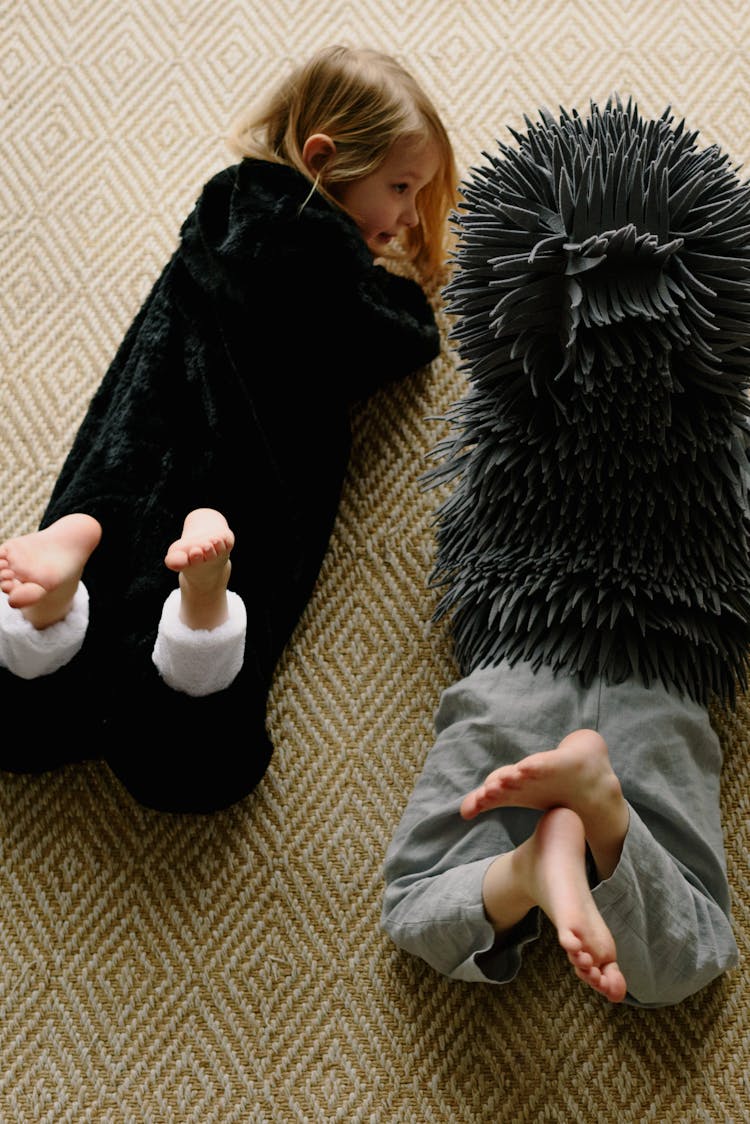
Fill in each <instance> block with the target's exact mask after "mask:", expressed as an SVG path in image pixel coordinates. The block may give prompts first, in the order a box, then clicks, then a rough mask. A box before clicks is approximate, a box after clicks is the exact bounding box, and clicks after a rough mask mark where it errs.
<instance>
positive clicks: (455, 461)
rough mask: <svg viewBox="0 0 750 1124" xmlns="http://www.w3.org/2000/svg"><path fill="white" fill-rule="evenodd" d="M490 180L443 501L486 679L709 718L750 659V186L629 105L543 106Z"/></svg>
mask: <svg viewBox="0 0 750 1124" xmlns="http://www.w3.org/2000/svg"><path fill="white" fill-rule="evenodd" d="M539 117H540V120H539V121H538V122H532V121H531V120H530V119H529V118H526V119H525V120H526V125H527V127H528V130H527V132H526V133H517V132H514V131H512V130H511V132H512V135H513V137H514V139H515V141H516V142H517V146H515V147H513V146H508V145H505V144H502V143H500V142H498V148H499V153H498V154H494V155H489V154H487V153H483V154H482V155H483V156H484V157H485V158H486V160H487V164H486V165H484V166H482V167H477V168H473V169H472V173H471V178H470V179H469V181H468V182H467V183H466V184H464V187H463V191H464V204H463V205H462V208H461V210H460V211H459V212H458V213H457V214H456V215H454V216H453V221H454V223H455V225H456V227H457V233H458V241H457V249H456V252H455V262H454V274H453V278H452V280H451V281H450V283H449V284H448V285H447V286H446V288H445V289H444V297H445V301H446V308H447V310H448V312H449V313H450V314H452V315H453V316H454V318H455V319H454V327H453V328H452V330H451V338H452V339H453V341H454V342H455V346H456V347H457V350H458V355H459V359H460V367H461V369H462V370H463V371H465V372H466V375H467V378H468V380H469V389H468V392H467V394H466V395H465V397H464V398H462V399H461V400H460V401H459V402H458V403H456V404H455V405H454V407H453V408H452V410H451V411H450V412H449V414H448V420H449V421H450V430H449V434H448V436H447V437H446V439H445V440H443V441H441V442H440V443H439V444H438V445H437V446H436V447H435V449H434V450H433V453H432V455H433V457H434V458H435V460H436V461H438V462H439V463H438V464H437V465H435V466H433V467H432V468H430V470H429V471H428V472H427V473H426V474H425V483H426V485H427V486H434V485H436V484H439V483H446V482H451V483H453V485H454V487H453V488H452V490H451V492H450V493H449V495H448V498H447V499H446V500H444V501H443V503H442V504H441V506H440V507H439V509H438V512H437V516H436V527H437V554H436V564H435V568H434V571H433V574H432V583H433V585H435V586H436V587H438V588H441V587H444V592H443V594H442V597H441V600H440V603H439V606H438V609H437V617H438V618H440V617H442V616H443V615H445V614H450V619H451V626H452V632H453V637H454V642H455V653H456V657H457V660H458V662H459V664H460V666H461V667H462V669H463V670H464V671H465V672H468V671H469V670H472V669H473V668H476V667H480V666H487V665H491V664H496V663H497V662H499V661H500V660H501V659H504V658H505V659H509V660H511V661H512V662H515V661H516V660H518V659H524V660H530V661H532V662H533V663H534V664H535V665H537V666H538V665H540V664H542V663H545V664H549V665H551V666H552V667H554V668H557V669H566V670H567V671H569V672H571V673H575V674H577V675H579V676H580V678H581V680H582V681H583V682H584V683H588V682H590V681H591V680H592V678H593V677H594V676H595V675H597V674H598V673H602V674H603V675H604V676H605V678H606V679H607V680H609V681H611V682H619V681H622V680H623V679H625V678H627V677H629V676H631V675H635V676H637V677H639V678H641V679H642V680H643V681H645V682H646V683H647V684H648V683H651V682H653V681H656V680H661V681H662V682H663V683H664V684H665V685H667V686H668V687H676V688H677V689H678V690H679V691H681V692H684V693H686V694H688V695H689V696H691V697H692V698H695V699H697V700H699V701H701V702H707V701H708V699H709V698H710V697H711V695H712V694H715V695H718V696H721V697H724V698H726V699H728V700H730V701H733V700H734V692H735V683H736V681H738V682H739V684H740V685H741V686H742V687H743V688H744V687H745V685H746V681H745V659H746V655H747V651H748V642H749V641H750V550H749V549H748V547H749V533H750V521H749V519H748V429H749V427H748V401H747V390H748V378H749V376H750V351H749V350H748V345H749V344H750V186H748V183H747V182H741V181H740V180H739V178H738V174H737V170H736V169H733V168H732V167H731V166H730V164H729V163H728V159H727V156H726V155H725V154H723V153H722V152H721V150H720V149H719V148H718V147H717V146H715V145H712V146H709V147H707V148H705V149H703V150H700V149H699V148H698V146H697V144H696V138H697V135H698V134H697V133H690V132H688V131H687V130H686V129H685V124H684V122H680V123H679V124H677V125H674V124H673V118H672V116H671V115H670V110H669V109H667V110H665V112H664V113H663V114H662V116H661V117H660V118H658V119H657V120H644V119H643V118H642V117H641V116H640V114H639V112H638V109H637V106H636V105H634V104H633V102H632V100H631V101H628V103H627V105H623V103H622V101H621V99H620V98H619V97H614V98H612V99H610V100H609V101H608V102H607V104H606V106H605V107H604V109H603V110H600V109H599V108H598V107H597V105H596V104H593V103H592V104H591V107H590V113H589V114H588V116H586V117H584V116H581V115H580V114H579V113H578V112H577V111H575V110H573V111H572V112H570V113H568V112H566V111H561V114H560V117H559V119H558V120H555V119H554V118H553V116H552V115H551V114H550V113H549V112H548V111H546V110H541V111H540V114H539Z"/></svg>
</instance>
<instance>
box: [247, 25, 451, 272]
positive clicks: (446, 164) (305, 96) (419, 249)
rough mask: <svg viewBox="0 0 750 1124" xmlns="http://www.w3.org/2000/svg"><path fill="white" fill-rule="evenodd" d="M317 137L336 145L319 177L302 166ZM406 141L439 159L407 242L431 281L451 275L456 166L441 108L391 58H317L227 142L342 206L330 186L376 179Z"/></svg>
mask: <svg viewBox="0 0 750 1124" xmlns="http://www.w3.org/2000/svg"><path fill="white" fill-rule="evenodd" d="M315 133H324V134H326V135H327V136H329V137H330V138H331V140H332V141H333V142H334V144H335V146H336V152H335V155H334V156H332V157H330V158H329V160H328V161H327V162H326V165H325V167H324V169H323V172H322V173H321V174H320V175H318V176H317V177H313V176H312V175H311V173H310V172H309V170H308V169H307V167H306V166H305V163H304V161H303V159H302V149H303V147H304V144H305V141H306V140H307V138H308V137H310V136H313V135H314V134H315ZM403 137H414V138H415V139H420V138H425V139H429V140H431V141H432V142H433V143H434V144H435V146H436V148H437V151H438V155H439V158H440V165H439V168H438V171H437V173H436V175H435V176H434V177H433V179H432V180H431V181H430V183H428V184H426V185H425V186H424V187H423V188H422V190H421V191H420V192H419V194H418V196H417V203H416V205H417V214H418V216H419V223H418V225H417V226H414V227H409V228H408V229H407V230H405V231H404V232H403V235H402V237H401V245H402V250H403V252H404V253H405V254H406V257H407V258H408V260H409V261H411V262H412V263H413V264H414V265H415V266H416V268H417V269H418V270H419V271H420V273H421V274H422V275H423V277H424V278H425V279H426V280H427V281H430V280H433V279H435V278H436V277H438V276H439V275H440V274H441V273H442V272H443V271H444V270H445V268H446V253H447V245H448V240H449V237H450V233H449V230H448V215H449V213H450V211H451V209H452V208H454V207H455V206H456V205H457V200H458V173H457V169H456V161H455V157H454V154H453V147H452V145H451V142H450V140H449V138H448V134H447V133H446V131H445V127H444V126H443V123H442V121H441V120H440V117H439V115H438V113H437V110H436V109H435V107H434V105H433V104H432V102H431V101H430V99H429V98H428V97H427V95H426V94H425V92H424V91H423V90H422V88H421V87H420V86H419V84H418V83H417V82H416V81H415V79H414V78H413V77H412V75H411V74H410V73H409V72H408V71H407V70H405V69H404V67H402V66H401V65H400V63H398V62H397V61H396V60H395V59H394V58H392V57H391V56H390V55H386V54H383V53H382V52H381V51H376V50H372V49H369V48H358V49H357V48H350V47H344V46H340V45H334V46H331V47H326V48H324V49H323V50H321V51H318V52H317V54H315V55H314V56H313V57H312V58H311V59H310V60H309V61H308V62H305V63H303V64H302V65H300V66H298V67H297V68H296V69H295V70H294V71H293V72H292V73H291V74H290V75H289V77H288V78H286V79H285V80H284V81H282V82H281V83H280V85H279V86H278V87H277V88H276V90H275V91H274V92H273V93H272V94H271V96H270V97H269V98H268V100H267V101H266V102H265V103H264V104H262V105H261V106H260V108H258V109H256V110H254V111H250V112H248V113H247V114H245V115H243V116H242V117H240V118H239V119H238V120H237V121H236V122H235V123H234V125H233V127H232V129H231V131H230V133H229V136H228V138H227V140H228V143H229V146H230V148H231V150H232V151H233V152H234V153H235V154H236V155H237V156H241V157H248V156H249V157H256V158H258V159H261V160H270V161H273V162H275V163H280V164H288V165H290V166H291V167H294V168H296V169H297V170H298V171H299V172H301V173H302V174H303V175H304V176H306V177H307V179H308V180H310V181H311V183H312V184H313V189H317V190H318V191H319V192H320V194H321V195H323V196H325V198H326V199H328V200H329V201H330V202H331V203H333V204H335V205H336V206H338V207H340V206H341V204H340V203H339V202H337V200H336V199H335V198H334V197H333V196H332V195H331V194H330V192H329V190H328V187H327V185H331V184H344V183H350V182H351V181H353V180H358V179H361V178H362V177H364V176H368V175H371V174H372V173H373V172H374V171H376V170H377V169H378V168H379V167H380V165H381V164H382V163H383V161H384V160H385V159H386V157H387V155H388V152H389V150H390V148H391V146H392V145H393V144H394V142H395V141H397V140H400V139H401V138H403Z"/></svg>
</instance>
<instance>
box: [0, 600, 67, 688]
mask: <svg viewBox="0 0 750 1124" xmlns="http://www.w3.org/2000/svg"><path fill="white" fill-rule="evenodd" d="M88 623H89V595H88V590H87V589H86V587H85V585H84V584H83V582H79V584H78V589H77V590H76V593H75V597H74V598H73V604H72V606H71V609H70V612H69V613H68V615H67V617H65V618H64V619H63V620H61V621H58V622H57V624H51V625H50V626H49V628H42V629H39V628H34V626H33V624H30V623H29V621H27V620H26V617H25V616H24V615H23V613H22V612H21V610H20V609H12V608H11V606H10V605H9V604H8V598H7V597H6V595H5V594H4V593H1V594H0V664H2V665H3V666H5V667H7V669H8V671H11V672H12V673H13V675H17V676H18V677H19V678H20V679H36V678H38V676H40V675H51V673H52V672H53V671H57V670H58V668H61V667H64V665H65V664H66V663H68V662H69V661H70V660H72V659H73V656H74V655H75V654H76V652H78V651H79V650H80V648H81V645H82V644H83V639H84V637H85V635H86V629H87V628H88Z"/></svg>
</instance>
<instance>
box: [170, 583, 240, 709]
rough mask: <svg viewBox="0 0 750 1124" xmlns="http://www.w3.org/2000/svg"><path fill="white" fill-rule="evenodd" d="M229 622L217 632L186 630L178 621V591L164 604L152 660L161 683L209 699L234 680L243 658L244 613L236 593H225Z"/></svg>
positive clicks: (213, 629) (173, 592) (217, 629)
mask: <svg viewBox="0 0 750 1124" xmlns="http://www.w3.org/2000/svg"><path fill="white" fill-rule="evenodd" d="M227 599H228V602H229V620H227V621H225V622H224V624H221V625H219V627H218V628H212V629H202V628H199V629H196V628H188V626H187V625H186V624H183V622H182V621H181V620H180V591H179V589H174V590H172V592H171V593H170V595H169V597H168V598H167V599H166V601H165V602H164V608H163V609H162V614H161V620H160V621H159V631H158V633H157V636H156V643H155V644H154V651H153V655H152V659H153V661H154V663H155V664H156V667H157V669H158V671H159V674H160V675H161V677H162V679H163V680H164V682H165V683H166V684H167V686H169V687H172V689H173V690H175V691H182V692H184V693H185V694H186V695H196V696H200V695H212V694H214V692H215V691H223V690H224V688H225V687H228V686H229V684H230V683H231V682H232V681H233V679H234V678H235V677H236V675H237V673H238V672H239V670H240V668H241V667H242V662H243V659H244V656H245V633H246V631H247V612H246V610H245V603H244V601H243V600H242V598H241V597H240V596H239V594H237V593H232V592H231V591H229V590H228V591H227Z"/></svg>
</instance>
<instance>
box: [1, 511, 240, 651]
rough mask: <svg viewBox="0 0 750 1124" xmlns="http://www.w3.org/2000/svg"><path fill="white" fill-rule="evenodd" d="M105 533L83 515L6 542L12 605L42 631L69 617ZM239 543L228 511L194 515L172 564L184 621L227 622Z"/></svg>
mask: <svg viewBox="0 0 750 1124" xmlns="http://www.w3.org/2000/svg"><path fill="white" fill-rule="evenodd" d="M101 535H102V528H101V525H100V524H99V522H98V521H97V520H96V519H93V518H92V517H91V516H90V515H84V514H83V513H82V512H76V513H74V514H72V515H64V516H62V518H61V519H58V520H57V521H56V522H55V523H52V524H51V525H50V526H49V527H45V528H44V530H42V531H32V532H31V533H30V534H28V535H21V536H19V537H18V538H12V539H8V540H7V541H6V542H4V543H2V544H0V589H2V591H3V593H5V594H7V597H8V603H9V604H10V605H11V606H12V607H13V608H16V609H20V610H21V612H22V613H23V615H24V616H25V617H26V619H27V620H28V621H30V622H31V624H33V625H34V627H35V628H38V629H45V628H49V626H50V625H52V624H56V623H57V622H58V621H61V620H63V619H64V618H65V617H66V616H67V614H68V613H69V611H70V609H71V606H72V604H73V598H74V596H75V593H76V589H77V588H78V583H79V582H80V580H81V577H82V576H83V571H84V568H85V566H86V563H87V562H88V560H89V558H90V557H91V555H92V554H93V552H94V550H95V549H96V547H97V546H98V544H99V540H100V538H101ZM233 546H234V534H233V533H232V531H231V530H230V528H229V525H228V523H227V521H226V519H225V518H224V516H223V515H222V514H221V512H219V511H216V510H214V509H213V508H208V507H201V508H196V509H195V510H193V511H191V512H190V513H189V514H188V515H187V516H186V518H185V522H184V524H183V528H182V535H181V536H180V538H178V539H176V540H175V541H174V542H173V543H172V544H171V546H170V547H169V549H168V551H167V554H166V556H165V559H164V564H165V566H166V567H167V568H168V569H169V570H172V571H173V572H174V573H176V574H178V582H179V587H180V592H181V599H180V618H181V620H182V621H183V623H184V624H186V625H187V626H188V628H194V629H212V628H217V627H218V626H219V625H221V624H223V623H224V621H226V620H227V618H228V614H229V610H228V606H227V585H228V582H229V575H230V573H231V567H232V564H231V561H230V557H229V555H230V553H231V551H232V547H233Z"/></svg>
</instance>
